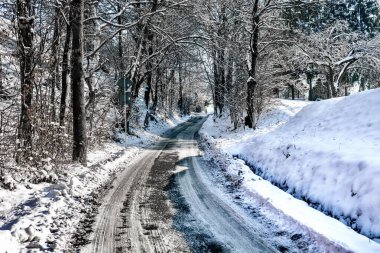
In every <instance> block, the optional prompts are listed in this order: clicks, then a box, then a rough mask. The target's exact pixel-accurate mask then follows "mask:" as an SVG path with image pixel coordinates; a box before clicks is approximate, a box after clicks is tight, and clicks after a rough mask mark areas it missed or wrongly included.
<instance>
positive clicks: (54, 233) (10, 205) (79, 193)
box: [0, 117, 187, 253]
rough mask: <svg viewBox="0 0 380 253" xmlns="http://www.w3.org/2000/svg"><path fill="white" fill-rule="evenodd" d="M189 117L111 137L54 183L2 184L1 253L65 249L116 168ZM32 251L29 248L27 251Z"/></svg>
mask: <svg viewBox="0 0 380 253" xmlns="http://www.w3.org/2000/svg"><path fill="white" fill-rule="evenodd" d="M186 119H187V118H179V117H173V118H171V119H167V120H166V122H163V121H159V122H157V123H156V124H152V126H151V127H149V128H148V129H147V131H144V130H137V132H136V133H138V134H139V136H140V138H137V137H133V138H129V139H128V143H127V149H125V148H124V143H121V144H120V143H119V144H118V143H108V144H104V145H103V146H102V147H99V148H98V149H97V150H94V151H92V152H91V153H89V155H88V158H89V159H88V160H89V162H88V166H87V167H83V166H79V165H73V164H70V165H67V168H66V169H65V170H66V173H65V175H64V176H62V178H59V179H58V180H57V182H55V183H41V184H30V183H29V184H16V189H15V190H14V191H9V190H4V189H1V188H0V253H3V252H4V253H5V252H8V253H13V252H26V251H27V249H28V250H32V251H31V252H35V251H46V250H55V251H58V252H62V251H65V250H66V251H67V250H68V246H69V242H70V241H71V240H72V236H73V233H74V232H75V231H76V228H77V226H78V223H79V221H80V220H81V218H83V216H84V215H85V213H86V212H85V210H86V208H89V206H90V205H89V204H88V203H91V201H96V196H97V195H98V194H99V192H100V190H101V188H102V187H103V186H104V185H105V184H106V183H107V182H108V181H109V180H111V178H112V176H113V174H114V173H116V172H117V171H120V170H121V169H123V167H124V166H125V165H126V164H128V163H129V162H130V161H131V160H132V158H133V157H135V156H136V155H138V154H139V151H140V150H141V149H142V148H143V147H144V146H147V145H149V144H151V143H153V142H155V141H157V140H158V139H159V135H160V134H162V133H163V132H165V131H166V130H168V129H169V128H171V127H173V126H175V125H177V124H179V123H181V122H183V121H185V120H186ZM28 252H29V251H28Z"/></svg>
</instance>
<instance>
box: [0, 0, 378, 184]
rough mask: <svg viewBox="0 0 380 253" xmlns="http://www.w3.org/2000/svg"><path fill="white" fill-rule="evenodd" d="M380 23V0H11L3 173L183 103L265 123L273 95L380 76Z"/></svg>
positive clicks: (2, 97) (59, 159)
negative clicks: (260, 119) (379, 3)
mask: <svg viewBox="0 0 380 253" xmlns="http://www.w3.org/2000/svg"><path fill="white" fill-rule="evenodd" d="M379 29H380V12H379V6H378V3H377V2H376V1H375V0H358V1H356V0H325V1H313V0H304V1H303V0H294V1H288V0H249V1H242V0H234V1H232V0H207V1H202V0H193V1H187V0H149V1H145V0H133V1H129V0H56V1H44V0H17V1H12V0H8V1H7V0H6V1H2V3H1V4H0V163H1V164H2V165H1V173H2V174H3V173H7V172H10V173H12V170H13V168H15V167H18V166H21V167H23V168H24V172H25V174H24V175H25V177H27V178H32V180H37V181H38V180H42V179H39V178H33V175H35V174H36V172H35V171H36V170H38V169H39V168H43V167H44V166H46V164H53V165H54V166H60V165H62V164H65V163H67V162H70V161H74V162H80V163H82V164H83V165H85V164H86V161H87V157H86V156H87V152H88V150H90V149H92V148H94V147H96V146H97V145H99V144H101V143H104V142H107V141H109V140H113V139H115V138H116V137H115V133H116V132H120V131H121V132H124V131H125V132H127V133H128V135H130V136H133V135H135V132H134V130H135V129H136V128H146V127H148V126H149V124H150V123H151V122H152V121H157V117H170V116H171V115H173V113H179V114H181V115H187V114H190V113H191V112H201V111H203V110H204V109H205V107H207V106H209V105H213V108H214V115H215V116H216V117H218V116H221V115H222V114H227V115H228V116H229V118H230V120H231V122H232V123H233V125H234V128H235V129H236V128H239V127H242V126H244V125H245V126H247V127H249V128H253V129H255V128H256V126H257V122H258V120H259V118H260V115H261V114H262V112H263V111H265V109H266V107H267V106H268V105H269V104H270V103H271V101H272V98H280V97H281V98H291V99H305V100H310V101H315V100H323V99H328V98H334V97H340V96H347V95H350V94H351V93H354V92H358V91H364V90H368V89H373V88H376V87H379V86H380V81H379V80H380V68H379V59H380V47H379V44H380V35H379ZM43 180H45V179H43Z"/></svg>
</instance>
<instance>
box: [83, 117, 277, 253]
mask: <svg viewBox="0 0 380 253" xmlns="http://www.w3.org/2000/svg"><path fill="white" fill-rule="evenodd" d="M204 121H205V118H201V117H197V118H192V119H191V120H189V121H188V122H186V123H184V124H181V125H180V126H178V127H176V128H174V129H173V130H171V131H170V132H168V133H167V134H166V135H165V136H164V138H163V140H162V141H160V142H158V143H157V144H156V145H154V146H152V147H149V148H146V149H145V150H144V151H143V152H142V153H141V154H140V155H139V156H138V157H137V158H135V159H134V160H133V161H131V163H130V164H129V165H127V166H126V168H125V169H124V170H123V171H122V172H120V173H119V174H118V175H117V178H116V179H115V180H114V181H113V183H112V186H111V187H110V189H109V192H108V193H107V195H106V196H105V197H104V199H103V202H102V203H103V204H102V205H101V207H100V208H99V213H98V215H97V217H96V220H95V223H94V226H93V232H92V233H91V235H90V236H89V242H90V243H89V244H87V245H85V246H84V247H83V248H81V249H80V252H89V253H95V252H96V253H108V252H133V253H138V252H162V253H164V252H165V253H166V252H194V251H195V252H197V251H196V250H194V249H195V248H194V245H196V244H197V243H203V242H202V240H203V239H202V238H201V237H199V236H198V237H196V239H195V240H194V241H189V237H188V236H187V235H186V232H184V231H181V230H177V229H178V228H177V227H176V226H175V225H174V223H173V217H174V216H176V217H178V214H179V213H180V210H179V211H178V210H177V213H176V211H175V210H174V209H173V206H172V203H171V202H170V201H169V199H168V185H170V184H171V183H172V182H173V181H171V179H172V175H173V173H175V174H176V175H177V176H176V180H177V181H178V184H179V186H178V187H177V188H176V189H177V190H180V191H181V194H182V195H183V197H182V198H184V199H185V200H186V202H188V205H189V206H190V208H191V210H192V212H193V213H194V216H193V217H194V219H196V222H195V223H194V225H195V226H202V227H204V228H206V229H205V230H204V231H207V233H208V234H207V236H208V237H209V238H212V239H213V240H214V241H216V242H217V243H218V244H220V245H222V248H210V247H209V248H206V249H205V250H201V251H198V252H280V251H278V250H277V249H276V248H274V247H272V246H270V245H268V243H266V242H265V240H263V239H262V236H260V234H261V232H262V231H260V230H261V227H260V226H258V225H257V224H256V223H255V222H254V221H253V219H252V217H251V219H249V218H248V220H247V217H246V216H244V215H241V213H239V212H237V211H236V210H235V209H233V208H231V207H230V203H227V202H225V200H224V199H222V198H220V196H218V194H217V193H215V192H214V191H213V187H210V186H209V184H208V183H207V182H205V180H204V177H203V176H202V170H204V168H202V166H201V165H200V164H199V161H198V159H200V158H199V154H200V151H199V149H198V146H197V142H196V140H195V137H194V136H195V134H196V133H197V131H198V130H199V129H200V127H201V126H202V124H203V122H204ZM174 170H176V171H175V172H174ZM178 170H183V171H182V172H178ZM169 188H170V187H169ZM169 192H170V189H169ZM169 195H170V194H169ZM170 200H172V199H170ZM174 206H175V205H174ZM261 235H262V234H261ZM198 241H199V242H198Z"/></svg>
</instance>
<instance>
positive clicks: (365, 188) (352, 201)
mask: <svg viewBox="0 0 380 253" xmlns="http://www.w3.org/2000/svg"><path fill="white" fill-rule="evenodd" d="M379 112H380V89H377V90H372V91H367V92H363V93H359V94H356V95H353V96H350V97H345V98H340V99H332V100H327V101H322V102H316V103H313V104H311V105H309V106H306V107H305V108H304V109H303V110H302V111H301V112H300V113H298V114H297V115H296V116H295V117H293V118H291V119H290V121H289V122H288V123H287V124H285V125H284V126H283V127H281V128H279V129H277V130H276V131H274V132H272V133H270V134H267V135H263V136H260V137H257V138H253V139H251V140H249V141H246V142H245V143H244V144H242V145H236V146H235V150H233V151H232V153H233V154H235V155H238V156H239V157H241V158H243V159H244V160H245V161H247V162H248V163H249V164H250V165H251V166H253V167H254V168H255V170H256V172H257V173H258V174H259V175H261V176H263V177H264V178H265V179H268V180H269V181H271V182H273V183H275V184H277V185H279V186H281V187H282V188H285V189H287V191H288V192H289V193H292V194H293V195H295V196H297V197H300V198H301V197H302V198H304V199H306V200H307V201H308V202H310V203H314V204H315V207H317V208H318V209H320V210H323V211H324V212H327V213H329V214H331V215H333V216H334V217H337V218H339V219H340V220H341V221H342V222H344V223H345V224H348V225H350V226H351V227H353V228H354V229H356V230H358V231H360V232H361V233H363V234H365V235H367V236H369V237H371V238H380V216H379V213H380V195H379V194H378V186H379V185H380V155H379V154H380V146H379V145H380V114H379Z"/></svg>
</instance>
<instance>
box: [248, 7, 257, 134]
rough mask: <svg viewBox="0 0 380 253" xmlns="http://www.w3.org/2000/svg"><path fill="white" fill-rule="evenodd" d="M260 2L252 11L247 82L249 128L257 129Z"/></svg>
mask: <svg viewBox="0 0 380 253" xmlns="http://www.w3.org/2000/svg"><path fill="white" fill-rule="evenodd" d="M258 7H259V0H255V2H254V5H253V9H252V19H253V20H252V35H251V43H250V60H251V61H250V62H249V66H248V70H249V71H248V74H249V79H248V81H247V117H248V119H247V120H248V122H247V123H248V124H247V125H248V127H250V128H254V129H255V128H256V124H257V123H256V112H255V102H254V101H255V89H256V86H257V80H256V68H257V59H258V56H259V55H258V43H259V21H260V17H259V15H258V13H257V12H258Z"/></svg>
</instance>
